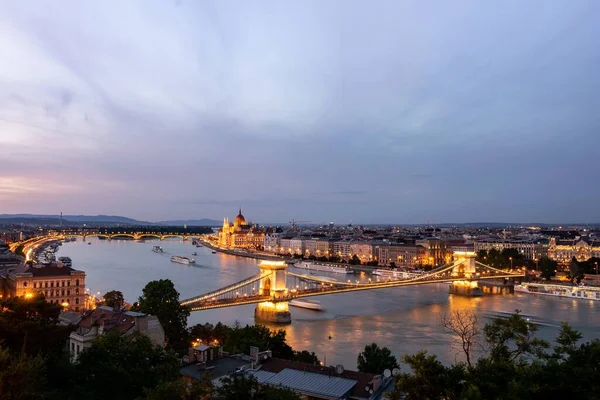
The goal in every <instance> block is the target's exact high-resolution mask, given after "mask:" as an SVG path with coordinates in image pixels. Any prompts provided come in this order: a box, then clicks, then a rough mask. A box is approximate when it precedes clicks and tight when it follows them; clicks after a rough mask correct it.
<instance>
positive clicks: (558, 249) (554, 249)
mask: <svg viewBox="0 0 600 400" xmlns="http://www.w3.org/2000/svg"><path fill="white" fill-rule="evenodd" d="M548 257H549V258H551V259H553V260H555V261H557V262H559V263H562V264H567V263H569V262H570V261H571V259H573V257H575V258H576V259H577V261H586V260H589V259H590V258H592V257H600V240H599V239H595V238H590V237H589V236H578V237H576V238H573V239H557V238H554V237H553V238H550V242H549V243H548Z"/></svg>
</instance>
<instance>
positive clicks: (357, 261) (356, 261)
mask: <svg viewBox="0 0 600 400" xmlns="http://www.w3.org/2000/svg"><path fill="white" fill-rule="evenodd" d="M348 264H352V265H360V258H358V256H357V255H356V254H354V255H353V256H352V258H351V259H350V260H349V261H348Z"/></svg>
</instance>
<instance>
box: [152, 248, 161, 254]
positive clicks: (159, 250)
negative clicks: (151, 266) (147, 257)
mask: <svg viewBox="0 0 600 400" xmlns="http://www.w3.org/2000/svg"><path fill="white" fill-rule="evenodd" d="M152 251H153V252H155V253H162V252H163V248H162V247H160V246H152Z"/></svg>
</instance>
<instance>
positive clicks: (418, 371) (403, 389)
mask: <svg viewBox="0 0 600 400" xmlns="http://www.w3.org/2000/svg"><path fill="white" fill-rule="evenodd" d="M403 361H404V362H405V363H406V364H407V365H408V366H409V367H410V368H411V370H412V371H413V372H412V373H401V374H400V376H398V377H397V380H396V386H395V387H394V391H393V392H392V393H390V394H389V395H388V399H390V400H400V399H407V400H413V399H414V400H421V399H431V400H434V399H435V400H437V399H458V398H459V397H458V394H459V393H460V392H461V385H460V382H461V381H462V380H463V379H464V376H465V369H464V368H463V366H462V365H457V366H454V367H450V368H447V367H445V366H444V365H443V364H442V363H441V362H440V361H439V360H438V359H437V357H436V356H435V355H428V354H427V351H420V352H418V353H417V354H415V355H406V356H404V357H403Z"/></svg>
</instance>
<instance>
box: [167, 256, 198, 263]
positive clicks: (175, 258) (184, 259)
mask: <svg viewBox="0 0 600 400" xmlns="http://www.w3.org/2000/svg"><path fill="white" fill-rule="evenodd" d="M171 261H173V262H176V263H179V264H185V265H189V264H194V263H195V262H196V260H194V259H193V258H190V257H183V256H172V257H171Z"/></svg>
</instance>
